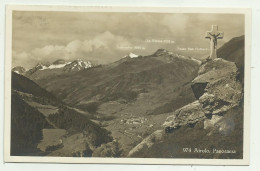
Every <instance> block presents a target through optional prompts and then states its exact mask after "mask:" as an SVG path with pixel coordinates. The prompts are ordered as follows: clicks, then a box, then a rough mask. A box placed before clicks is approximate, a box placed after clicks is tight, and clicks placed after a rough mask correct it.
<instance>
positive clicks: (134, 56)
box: [123, 53, 140, 58]
mask: <svg viewBox="0 0 260 171" xmlns="http://www.w3.org/2000/svg"><path fill="white" fill-rule="evenodd" d="M139 56H140V55H136V54H134V53H129V54H128V55H126V56H124V57H123V58H127V57H129V58H137V57H139Z"/></svg>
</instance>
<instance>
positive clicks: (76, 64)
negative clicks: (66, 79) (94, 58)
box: [64, 59, 93, 71]
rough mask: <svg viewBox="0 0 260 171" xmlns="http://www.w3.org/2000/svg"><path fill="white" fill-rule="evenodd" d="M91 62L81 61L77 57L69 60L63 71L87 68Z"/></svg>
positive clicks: (90, 65)
mask: <svg viewBox="0 0 260 171" xmlns="http://www.w3.org/2000/svg"><path fill="white" fill-rule="evenodd" d="M92 66H93V65H92V63H91V62H90V61H87V62H85V61H82V60H81V59H77V60H75V61H73V62H69V63H67V64H66V65H65V66H64V71H80V70H82V69H87V68H90V67H92Z"/></svg>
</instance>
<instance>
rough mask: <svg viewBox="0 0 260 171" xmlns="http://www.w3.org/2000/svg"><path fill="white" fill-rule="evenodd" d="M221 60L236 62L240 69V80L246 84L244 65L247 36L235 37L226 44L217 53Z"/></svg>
mask: <svg viewBox="0 0 260 171" xmlns="http://www.w3.org/2000/svg"><path fill="white" fill-rule="evenodd" d="M217 53H218V56H219V57H220V58H223V59H226V60H227V61H231V62H235V64H236V66H237V68H238V72H239V74H238V79H239V80H240V81H241V83H242V84H243V82H244V72H245V71H244V65H245V36H244V35H243V36H240V37H235V38H233V39H231V40H230V41H229V42H227V43H225V44H224V45H223V46H222V47H221V48H219V49H218V51H217Z"/></svg>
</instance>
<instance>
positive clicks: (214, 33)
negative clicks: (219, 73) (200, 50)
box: [205, 25, 224, 59]
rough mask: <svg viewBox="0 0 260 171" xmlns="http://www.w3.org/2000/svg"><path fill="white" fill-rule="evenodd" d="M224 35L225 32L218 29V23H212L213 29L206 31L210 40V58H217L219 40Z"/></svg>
mask: <svg viewBox="0 0 260 171" xmlns="http://www.w3.org/2000/svg"><path fill="white" fill-rule="evenodd" d="M223 37H224V32H220V31H218V26H217V25H212V28H211V31H207V32H206V37H205V38H206V39H209V40H210V56H209V58H210V59H215V58H217V40H218V39H222V38H223Z"/></svg>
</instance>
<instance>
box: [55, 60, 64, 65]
mask: <svg viewBox="0 0 260 171" xmlns="http://www.w3.org/2000/svg"><path fill="white" fill-rule="evenodd" d="M65 63H66V61H65V60H64V59H57V60H56V61H54V62H53V63H52V64H53V65H58V64H65Z"/></svg>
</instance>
